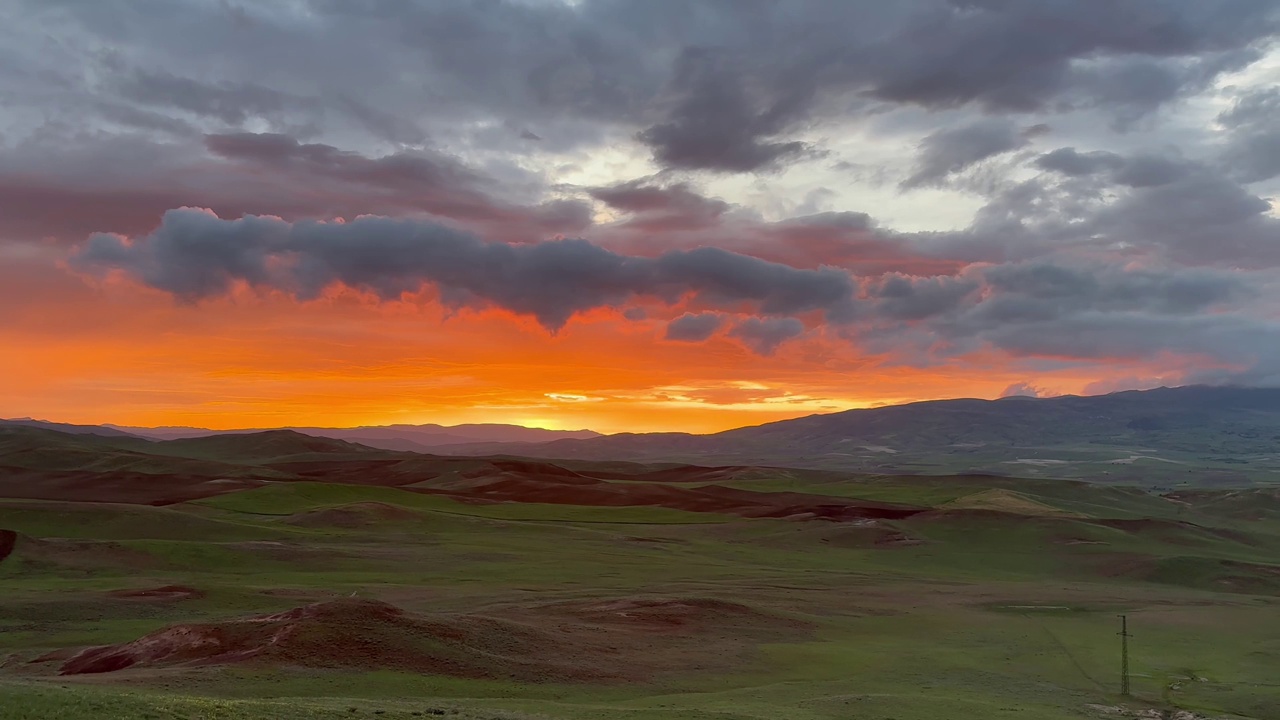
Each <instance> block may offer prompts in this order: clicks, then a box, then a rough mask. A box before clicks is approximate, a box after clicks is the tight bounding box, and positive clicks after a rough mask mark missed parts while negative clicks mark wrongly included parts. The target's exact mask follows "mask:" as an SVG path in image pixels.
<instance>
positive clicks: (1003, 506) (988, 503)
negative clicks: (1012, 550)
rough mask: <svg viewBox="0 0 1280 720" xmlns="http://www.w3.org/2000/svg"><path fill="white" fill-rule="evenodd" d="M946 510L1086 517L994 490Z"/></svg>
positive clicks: (947, 505)
mask: <svg viewBox="0 0 1280 720" xmlns="http://www.w3.org/2000/svg"><path fill="white" fill-rule="evenodd" d="M939 508H940V509H944V510H991V511H995V512H1002V513H1008V514H1010V515H1025V516H1028V517H1062V518H1082V517H1084V515H1081V514H1079V513H1073V512H1068V511H1066V510H1063V509H1062V508H1056V507H1053V506H1052V505H1046V504H1044V503H1042V502H1040V501H1038V500H1033V499H1032V498H1029V497H1027V496H1026V495H1023V494H1022V493H1018V492H1014V491H1012V490H1005V489H1003V488H992V489H990V490H983V491H982V492H976V493H973V494H971V495H965V496H964V497H961V498H957V499H955V500H952V501H951V502H949V503H944V504H942V505H940V506H939Z"/></svg>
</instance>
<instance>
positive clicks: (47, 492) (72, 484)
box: [0, 468, 264, 505]
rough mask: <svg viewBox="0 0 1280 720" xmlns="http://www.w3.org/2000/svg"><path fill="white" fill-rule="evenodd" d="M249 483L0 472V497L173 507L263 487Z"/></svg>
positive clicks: (120, 474)
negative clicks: (177, 504)
mask: <svg viewBox="0 0 1280 720" xmlns="http://www.w3.org/2000/svg"><path fill="white" fill-rule="evenodd" d="M263 484H264V483H263V482H262V481H260V480H254V479H251V478H217V477H209V476H206V475H176V474H165V475H157V474H153V473H143V472H130V471H125V470H116V471H108V472H96V471H92V470H29V469H25V468H4V469H3V472H0V497H5V498H16V499H22V500H61V501H70V502H102V503H127V504H130V505H173V504H175V503H180V502H186V501H188V500H199V499H201V498H207V497H213V496H215V495H222V494H224V493H229V492H236V491H239V490H248V489H250V488H255V487H259V486H261V485H263Z"/></svg>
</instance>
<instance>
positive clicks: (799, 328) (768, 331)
mask: <svg viewBox="0 0 1280 720" xmlns="http://www.w3.org/2000/svg"><path fill="white" fill-rule="evenodd" d="M803 333H804V323H802V322H800V321H799V320H797V319H795V318H766V319H761V318H755V317H751V318H747V319H746V320H743V321H741V322H739V323H738V324H736V325H734V326H733V329H731V330H730V331H729V335H730V336H731V337H735V338H738V339H739V340H741V341H742V342H743V343H744V344H746V346H747V347H749V348H751V349H752V350H753V351H754V352H756V353H758V354H760V355H772V354H774V353H775V352H777V350H778V347H779V346H780V345H782V343H784V342H786V341H788V340H791V339H792V338H796V337H799V336H800V335H802V334H803Z"/></svg>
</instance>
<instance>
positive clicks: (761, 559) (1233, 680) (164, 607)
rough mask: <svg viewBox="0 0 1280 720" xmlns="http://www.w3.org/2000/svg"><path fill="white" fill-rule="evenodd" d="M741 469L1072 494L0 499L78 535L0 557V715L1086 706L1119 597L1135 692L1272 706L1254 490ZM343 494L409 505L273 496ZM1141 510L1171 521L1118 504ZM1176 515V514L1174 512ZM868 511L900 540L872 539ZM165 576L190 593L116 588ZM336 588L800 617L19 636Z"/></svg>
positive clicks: (815, 713) (107, 626)
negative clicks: (248, 646)
mask: <svg viewBox="0 0 1280 720" xmlns="http://www.w3.org/2000/svg"><path fill="white" fill-rule="evenodd" d="M983 483H986V484H985V485H984V484H983ZM740 484H741V486H743V487H749V488H750V489H755V490H763V489H774V490H788V491H801V492H805V491H807V492H813V493H820V494H826V495H836V494H839V495H846V496H850V497H865V498H868V499H877V500H886V501H894V502H908V503H919V504H926V505H931V506H942V505H945V504H947V503H952V502H955V501H956V500H961V499H963V498H965V497H972V496H973V495H975V494H979V493H984V492H988V491H991V490H992V489H993V488H994V489H997V490H999V492H997V493H995V494H994V496H992V495H988V496H986V498H987V500H990V499H991V498H992V497H994V498H995V499H996V500H999V501H1001V502H1003V503H1004V504H1003V505H1002V507H1003V508H1004V509H1006V510H1019V509H1022V510H1024V511H1026V510H1027V508H1028V507H1029V508H1031V510H1035V511H1036V514H1044V513H1043V511H1041V510H1040V508H1039V507H1038V506H1041V505H1042V506H1044V507H1049V508H1055V509H1057V510H1059V511H1061V513H1062V514H1064V515H1068V516H1059V517H1028V516H1020V515H1016V514H1010V513H982V512H979V513H972V512H969V513H960V514H942V515H937V516H932V517H923V518H909V519H907V520H904V521H901V522H896V523H880V524H878V525H877V526H868V527H863V526H858V525H852V524H833V523H821V522H809V523H803V522H788V521H781V520H742V519H737V518H728V517H722V516H714V515H704V514H697V513H686V512H681V511H675V510H667V509H663V508H647V507H642V508H586V507H575V506H564V505H533V504H531V505H520V504H509V503H499V504H489V505H471V504H465V503H460V502H456V501H453V500H450V499H448V498H444V497H440V496H435V495H428V494H422V493H417V492H411V491H407V490H399V489H394V488H379V487H370V486H356V485H337V484H324V483H311V482H288V483H272V484H269V485H267V486H264V487H262V488H258V489H253V490H247V491H242V492H237V493H234V494H229V495H223V496H219V497H215V498H210V499H206V500H201V501H197V502H194V503H188V504H185V505H179V506H170V507H164V508H150V507H135V506H122V505H101V504H76V503H35V502H18V501H3V502H0V527H2V528H12V529H15V530H18V531H20V532H21V533H23V534H24V535H26V536H29V537H35V538H50V537H73V538H78V539H79V540H81V541H83V543H87V544H82V546H78V547H81V548H82V549H79V550H77V551H76V552H74V553H72V552H62V551H58V552H55V551H53V550H49V549H48V548H47V547H44V546H41V547H40V549H39V552H36V551H33V550H31V549H30V548H29V547H25V546H20V547H19V548H18V550H17V552H16V553H15V555H14V556H13V557H11V558H9V559H7V560H5V561H4V562H3V563H0V661H3V660H4V658H5V657H6V656H7V655H8V654H10V653H13V654H16V656H17V661H16V662H13V663H10V664H8V665H7V666H5V667H3V668H0V720H8V719H10V718H12V719H14V720H18V719H21V720H27V719H28V718H30V719H35V718H40V719H41V720H43V719H45V718H54V719H66V720H79V719H80V718H98V717H111V718H123V719H126V720H130V719H135V718H136V719H139V720H140V719H142V718H148V719H151V720H160V719H164V720H169V719H170V718H173V719H179V718H181V719H183V720H186V719H194V718H226V719H227V720H231V719H235V720H240V719H244V720H257V719H258V718H262V719H264V720H265V719H266V718H282V719H284V720H292V719H293V718H299V719H301V718H351V717H367V718H373V717H381V718H397V719H400V718H414V717H435V716H438V715H436V714H435V713H436V712H437V711H439V712H443V713H445V716H447V717H456V718H459V719H461V720H465V719H467V718H475V719H480V718H491V719H493V720H500V719H502V718H509V719H511V720H523V719H529V718H552V719H556V718H559V719H583V720H585V719H587V718H592V719H597V718H598V719H603V720H611V719H618V720H621V719H626V720H660V719H661V720H667V719H669V718H681V719H684V718H694V719H698V718H701V719H705V720H711V719H714V720H762V719H764V718H770V719H773V718H788V719H795V720H835V719H837V718H842V719H843V718H871V719H875V720H885V719H887V718H893V719H894V720H944V719H945V720H953V719H955V718H970V717H973V718H1005V717H1008V718H1019V719H1021V720H1066V719H1067V718H1072V719H1075V720H1078V719H1079V718H1082V717H1084V718H1087V717H1090V715H1089V711H1088V710H1087V707H1086V706H1087V705H1089V704H1091V703H1099V704H1104V705H1115V704H1119V703H1121V700H1120V699H1119V698H1117V697H1116V696H1115V686H1116V669H1117V641H1116V637H1115V633H1116V630H1117V628H1116V620H1115V615H1116V614H1117V613H1118V612H1125V613H1127V614H1129V616H1130V621H1131V631H1132V632H1133V633H1134V635H1135V637H1134V641H1133V642H1134V652H1133V661H1134V673H1135V676H1134V683H1135V684H1134V688H1135V693H1136V695H1137V697H1136V698H1135V699H1133V700H1130V701H1125V702H1126V703H1128V704H1130V705H1131V706H1132V707H1134V708H1143V707H1182V708H1187V709H1193V710H1196V711H1199V712H1204V713H1206V714H1210V715H1214V716H1226V715H1229V714H1234V715H1235V716H1238V717H1245V718H1252V719H1253V720H1277V719H1280V688H1277V687H1276V686H1275V685H1274V683H1275V682H1276V681H1275V679H1274V677H1272V672H1273V669H1274V668H1275V667H1280V612H1277V610H1278V608H1277V604H1280V584H1276V583H1272V584H1268V582H1269V581H1268V580H1267V578H1270V577H1272V570H1271V569H1269V568H1274V567H1275V558H1276V557H1277V556H1278V555H1277V551H1278V550H1280V542H1278V541H1277V540H1278V538H1280V533H1277V528H1276V524H1275V522H1274V521H1272V520H1271V519H1270V518H1269V517H1267V516H1264V517H1262V518H1261V519H1257V520H1248V519H1240V518H1239V517H1238V513H1239V509H1240V508H1239V503H1238V502H1235V501H1232V500H1230V499H1222V498H1218V497H1217V496H1212V497H1208V498H1201V499H1197V502H1196V503H1194V504H1193V506H1190V507H1188V506H1183V505H1179V504H1177V503H1173V502H1170V501H1169V500H1166V499H1163V498H1160V497H1158V496H1155V495H1151V494H1148V493H1141V492H1138V491H1131V490H1127V489H1122V488H1092V487H1088V486H1081V485H1078V484H1075V483H1061V484H1055V483H1052V482H1048V481H1032V482H1022V481H1012V480H1007V479H986V480H984V479H981V478H974V477H964V478H951V479H942V478H930V479H918V478H887V477H877V476H863V477H858V478H846V479H845V481H844V482H837V481H836V480H835V479H833V478H832V477H831V476H829V475H824V474H821V473H815V474H806V473H785V472H780V473H777V474H769V473H765V474H762V475H760V476H758V477H756V478H754V479H751V480H743V481H741V483H740ZM1013 493H1016V495H1011V494H1013ZM1009 497H1014V498H1015V500H1017V502H1013V503H1009V502H1007V500H1008V498H1009ZM1023 498H1025V499H1026V500H1025V501H1023ZM359 503H383V504H387V505H393V506H395V507H397V508H401V509H403V510H405V511H408V513H409V514H408V515H404V516H397V517H398V518H400V519H396V520H394V521H390V522H385V523H372V524H360V525H356V526H352V527H329V526H325V525H323V524H319V525H307V526H297V525H294V524H291V522H290V519H291V518H294V517H296V516H298V515H299V514H301V513H308V512H314V511H317V510H324V509H326V508H335V507H343V506H349V505H356V504H359ZM1028 503H1030V505H1028ZM961 504H962V505H963V504H964V503H961ZM1077 516H1078V517H1077ZM1135 517H1145V518H1155V519H1161V520H1165V521H1167V522H1162V523H1155V524H1150V523H1148V524H1141V523H1139V524H1124V523H1120V524H1115V523H1114V522H1112V521H1113V520H1126V519H1133V518H1135ZM1187 518H1190V519H1192V520H1194V521H1195V522H1196V523H1197V525H1194V526H1184V525H1179V524H1177V523H1176V522H1168V521H1172V520H1177V519H1187ZM1108 523H1112V524H1108ZM1223 528H1230V529H1231V530H1232V531H1233V532H1235V533H1238V534H1236V535H1232V534H1229V533H1224V532H1221V529H1223ZM888 531H893V532H899V533H902V534H903V535H904V536H907V537H909V538H912V539H915V540H917V541H918V543H917V544H900V545H894V544H889V545H885V544H880V540H882V539H883V533H884V532H888ZM1064 539H1070V540H1073V541H1077V542H1064ZM41 553H43V554H41ZM59 553H62V554H59ZM95 553H96V554H95ZM113 553H114V554H113ZM121 553H125V554H121ZM87 556H92V557H98V558H101V562H100V563H99V564H96V565H94V564H92V563H87V562H86V561H85V559H84V558H85V557H87ZM125 557H127V558H130V560H129V561H127V562H126V561H123V560H120V561H118V562H117V561H116V560H113V558H125ZM139 558H145V561H144V562H143V561H139ZM1249 563H1252V565H1248V564H1249ZM1224 581H1230V582H1224ZM1231 583H1236V584H1235V585H1232V584H1231ZM166 584H182V585H189V586H191V587H194V588H196V589H198V590H200V591H201V592H202V596H200V597H198V598H194V599H189V600H181V601H169V602H145V601H136V600H127V599H121V598H118V597H114V596H113V595H112V594H111V593H112V591H116V590H120V589H125V588H135V589H136V588H146V587H154V586H158V585H166ZM352 593H355V594H357V595H358V596H360V597H375V598H380V599H383V600H385V601H388V602H392V603H394V604H396V605H398V606H400V607H403V608H406V609H407V610H410V611H414V612H425V613H481V614H484V613H498V614H501V613H503V612H509V611H512V609H513V608H514V609H517V610H521V611H524V610H526V609H529V608H536V607H537V606H540V605H542V604H545V603H551V602H557V601H568V600H592V599H609V598H616V597H620V596H622V597H630V596H637V595H639V596H645V597H655V596H656V597H674V598H684V597H713V598H720V599H723V600H728V601H736V602H746V603H748V604H750V605H751V606H753V607H757V608H762V609H767V610H769V611H770V612H773V613H777V614H779V615H780V616H782V617H787V618H795V619H799V620H803V621H804V622H805V623H808V624H809V626H810V627H811V629H810V630H808V631H805V632H799V631H796V632H793V633H781V632H780V634H779V636H778V637H777V638H775V639H771V640H767V641H761V642H760V643H759V644H757V645H755V646H754V647H751V648H750V649H749V650H746V651H741V654H740V655H735V656H734V658H733V662H732V663H729V665H730V666H731V667H728V669H724V668H721V669H717V670H714V671H713V670H710V669H701V670H700V669H698V668H697V667H695V666H693V665H691V664H688V663H685V662H682V661H681V659H680V657H678V656H675V657H672V659H671V662H672V667H673V668H674V670H673V671H671V672H665V673H660V674H658V675H655V676H653V677H649V678H646V679H638V680H636V681H634V682H630V683H622V684H587V683H578V684H557V683H550V682H544V683H516V682H513V681H509V680H503V679H500V678H491V679H458V678H450V677H444V676H436V675H417V674H408V673H402V672H393V671H376V672H375V671H370V672H356V671H334V670H317V669H304V668H287V667H285V668H272V667H265V666H258V665H240V666H231V667H218V666H214V667H196V668H186V669H178V670H162V671H139V672H137V673H132V674H131V673H128V672H126V673H123V674H118V675H103V676H96V677H95V676H85V677H66V678H60V677H56V676H53V675H52V674H51V673H52V671H53V669H54V668H53V667H52V666H50V665H47V664H46V665H27V664H25V663H24V662H22V661H25V660H29V659H31V658H32V657H35V656H36V655H38V654H40V653H43V652H47V651H49V650H54V649H58V648H64V647H79V646H86V645H95V644H106V643H117V642H124V641H128V640H131V639H134V638H137V637H139V636H141V635H144V634H146V633H148V632H151V631H154V630H157V629H159V628H162V627H165V626H167V625H170V624H173V623H178V622H192V621H210V620H218V619H225V618H233V617H242V616H245V615H251V614H257V613H267V612H276V611H279V610H283V609H287V608H291V607H296V606H298V605H302V604H305V603H308V602H314V601H318V600H323V599H325V598H332V597H341V596H347V595H349V594H352ZM529 611H530V612H532V610H529ZM729 635H732V633H729ZM720 641H721V639H719V638H718V636H715V635H709V636H708V642H720ZM735 652H738V651H735Z"/></svg>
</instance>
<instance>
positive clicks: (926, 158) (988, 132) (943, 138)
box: [902, 118, 1028, 188]
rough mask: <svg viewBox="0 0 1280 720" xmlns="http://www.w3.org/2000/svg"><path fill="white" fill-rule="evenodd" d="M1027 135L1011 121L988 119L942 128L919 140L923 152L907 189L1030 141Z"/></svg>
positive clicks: (944, 176)
mask: <svg viewBox="0 0 1280 720" xmlns="http://www.w3.org/2000/svg"><path fill="white" fill-rule="evenodd" d="M1027 141H1028V140H1027V137H1026V135H1025V134H1024V133H1023V132H1020V131H1019V130H1018V127H1017V125H1015V124H1014V123H1013V121H1011V120H1006V119H997V118H987V119H982V120H978V121H976V122H973V123H970V124H968V125H964V126H961V127H957V128H948V129H945V130H939V131H937V132H934V133H932V134H931V135H929V136H928V137H926V138H925V139H924V140H923V141H922V142H921V143H920V155H919V157H917V158H916V165H915V168H914V169H913V170H912V173H911V175H910V176H909V177H907V179H906V180H903V181H902V187H904V188H917V187H922V186H925V185H932V184H937V183H939V182H941V181H942V180H944V179H946V178H947V176H949V175H953V174H955V173H958V172H960V171H961V170H964V169H965V168H968V167H970V166H972V165H974V164H976V163H978V162H981V161H983V160H986V159H987V158H990V157H994V156H996V155H1001V154H1003V153H1007V152H1009V151H1011V150H1017V149H1018V148H1020V147H1022V146H1024V145H1026V144H1027Z"/></svg>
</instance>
